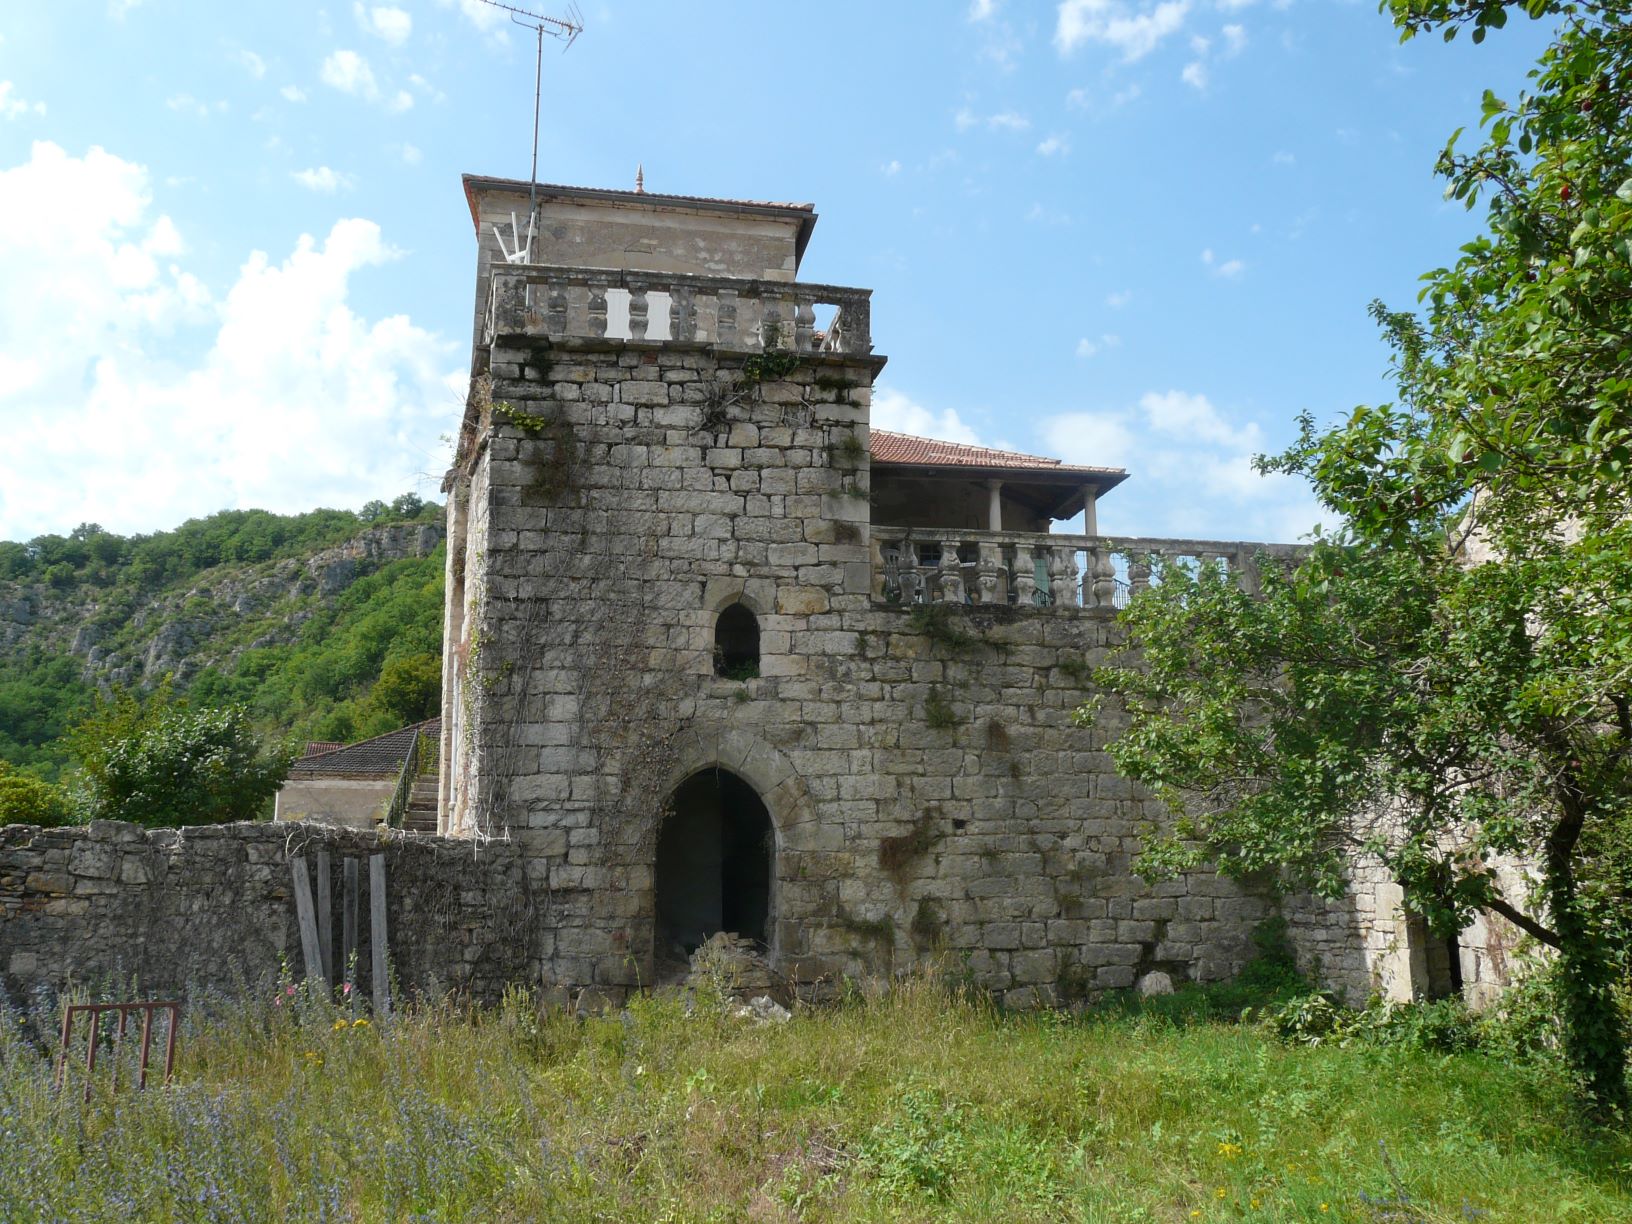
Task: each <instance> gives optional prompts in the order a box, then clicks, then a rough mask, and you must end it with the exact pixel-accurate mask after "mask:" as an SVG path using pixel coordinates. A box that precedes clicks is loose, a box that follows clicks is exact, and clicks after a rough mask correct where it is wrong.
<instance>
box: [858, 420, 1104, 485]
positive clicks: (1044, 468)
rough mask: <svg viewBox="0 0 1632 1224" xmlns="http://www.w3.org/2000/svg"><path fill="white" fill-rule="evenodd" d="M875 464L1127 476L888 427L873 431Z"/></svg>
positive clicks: (1045, 473)
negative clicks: (898, 430)
mask: <svg viewBox="0 0 1632 1224" xmlns="http://www.w3.org/2000/svg"><path fill="white" fill-rule="evenodd" d="M872 452H873V462H874V463H899V464H910V465H912V466H914V467H973V468H1002V469H1006V470H1009V471H1015V470H1036V471H1037V472H1038V473H1040V474H1044V475H1051V474H1053V473H1056V472H1057V473H1059V474H1061V475H1066V474H1068V473H1086V474H1089V475H1094V476H1126V475H1127V472H1126V471H1125V470H1124V469H1122V468H1113V467H1082V466H1076V465H1073V464H1069V463H1061V462H1060V461H1059V460H1058V459H1050V458H1048V457H1047V456H1045V455H1026V454H1022V453H1020V452H1019V451H1002V450H992V449H991V448H990V447H985V446H966V445H964V444H963V443H962V442H942V441H940V440H939V439H937V438H916V437H913V436H912V435H911V434H901V433H891V432H890V431H889V430H887V429H875V430H873V431H872Z"/></svg>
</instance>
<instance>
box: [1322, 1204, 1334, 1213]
mask: <svg viewBox="0 0 1632 1224" xmlns="http://www.w3.org/2000/svg"><path fill="white" fill-rule="evenodd" d="M1320 1209H1321V1210H1322V1211H1330V1210H1331V1209H1332V1205H1331V1204H1330V1203H1322V1204H1321V1205H1320Z"/></svg>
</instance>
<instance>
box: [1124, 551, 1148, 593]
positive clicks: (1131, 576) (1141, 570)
mask: <svg viewBox="0 0 1632 1224" xmlns="http://www.w3.org/2000/svg"><path fill="white" fill-rule="evenodd" d="M1149 587H1150V558H1149V556H1147V555H1146V554H1144V553H1129V554H1128V596H1129V597H1130V598H1131V597H1133V596H1135V595H1137V594H1139V592H1140V591H1144V590H1148V589H1149Z"/></svg>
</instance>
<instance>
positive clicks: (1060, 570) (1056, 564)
mask: <svg viewBox="0 0 1632 1224" xmlns="http://www.w3.org/2000/svg"><path fill="white" fill-rule="evenodd" d="M1049 553H1050V557H1049V563H1048V576H1049V586H1050V587H1052V588H1053V591H1054V603H1055V606H1057V607H1061V608H1074V607H1076V604H1077V561H1076V558H1075V557H1073V556H1072V555H1071V552H1070V550H1069V549H1066V548H1061V547H1059V546H1054V547H1051V548H1050V549H1049Z"/></svg>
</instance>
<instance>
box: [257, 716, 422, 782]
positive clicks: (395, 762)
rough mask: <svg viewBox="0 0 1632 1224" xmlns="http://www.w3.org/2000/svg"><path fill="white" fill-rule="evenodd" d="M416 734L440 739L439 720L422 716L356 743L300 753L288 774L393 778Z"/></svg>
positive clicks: (400, 767) (298, 776)
mask: <svg viewBox="0 0 1632 1224" xmlns="http://www.w3.org/2000/svg"><path fill="white" fill-rule="evenodd" d="M416 735H427V736H429V737H430V738H431V739H432V740H433V741H437V740H440V739H441V738H442V720H441V719H440V718H430V719H426V720H425V721H424V722H422V723H414V724H413V725H412V726H407V727H399V728H397V730H395V731H387V732H386V733H385V734H384V735H376V736H375V737H374V738H373V739H366V740H363V741H361V742H360V743H356V744H347V745H346V746H345V747H343V748H332V749H330V750H328V751H327V752H318V753H313V754H309V755H307V756H303V757H301V758H300V759H299V760H297V761H296V762H295V763H294V764H293V765H291V766H290V767H289V776H290V777H291V778H311V777H316V776H320V775H323V774H350V775H353V776H358V775H361V776H374V777H392V778H394V777H396V775H397V773H398V771H399V770H401V769H402V763H403V761H404V760H406V759H407V757H408V749H409V747H410V746H412V744H413V742H414V737H415V736H416Z"/></svg>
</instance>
